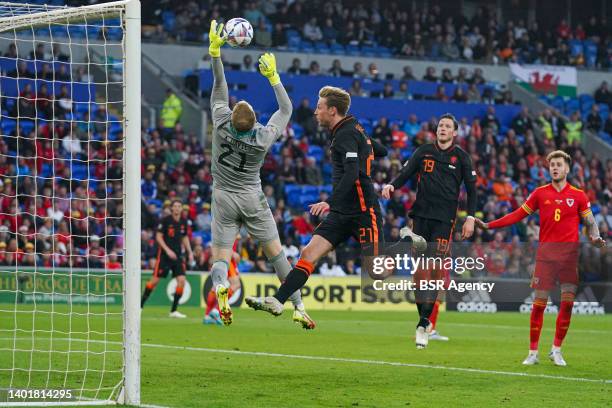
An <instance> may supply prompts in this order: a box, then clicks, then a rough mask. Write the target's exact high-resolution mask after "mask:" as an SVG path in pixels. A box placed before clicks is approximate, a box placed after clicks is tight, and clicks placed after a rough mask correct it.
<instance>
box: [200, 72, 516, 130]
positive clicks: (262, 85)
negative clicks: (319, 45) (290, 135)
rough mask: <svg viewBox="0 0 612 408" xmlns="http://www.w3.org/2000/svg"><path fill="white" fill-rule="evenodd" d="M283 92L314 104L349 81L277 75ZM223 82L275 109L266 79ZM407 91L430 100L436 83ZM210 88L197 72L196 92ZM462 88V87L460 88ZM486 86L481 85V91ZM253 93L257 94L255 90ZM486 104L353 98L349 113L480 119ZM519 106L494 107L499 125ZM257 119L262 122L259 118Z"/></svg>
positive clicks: (367, 85)
mask: <svg viewBox="0 0 612 408" xmlns="http://www.w3.org/2000/svg"><path fill="white" fill-rule="evenodd" d="M281 78H282V80H283V84H284V85H285V87H286V88H287V92H288V93H289V95H290V96H291V98H292V99H293V101H294V103H298V101H300V100H301V99H302V98H308V99H310V101H311V102H313V101H316V98H317V92H318V90H319V89H320V88H321V87H323V86H325V85H334V86H339V87H342V88H345V89H349V88H350V87H351V84H352V82H353V80H354V79H353V78H349V77H331V76H323V75H321V76H303V75H290V74H283V75H281ZM226 79H227V82H228V86H229V88H230V94H231V95H233V96H235V97H236V98H238V99H245V100H248V101H249V102H250V103H251V104H252V105H253V106H254V107H255V109H256V110H258V111H260V112H266V113H270V112H274V111H275V110H276V109H277V106H276V100H275V98H274V94H273V92H272V90H271V89H270V88H269V86H267V82H266V79H265V78H263V77H262V76H261V75H259V74H258V73H255V72H241V71H228V72H226ZM387 82H388V83H391V84H392V85H393V86H394V87H395V88H396V89H397V88H398V87H399V81H398V80H391V81H372V80H368V79H364V80H362V83H363V88H364V89H365V90H368V91H382V89H383V86H384V84H385V83H387ZM408 84H409V85H408V88H409V90H410V92H412V93H413V94H419V95H422V96H426V97H431V96H432V95H433V94H434V93H435V92H436V88H437V87H438V86H439V84H437V83H434V82H426V81H409V82H408ZM443 86H444V87H445V89H446V93H447V95H452V93H453V92H454V91H455V89H456V87H457V86H459V85H455V84H443ZM211 87H212V73H211V72H210V70H202V71H201V72H200V89H201V90H207V91H208V90H209V89H211ZM464 87H465V86H464ZM485 87H486V86H484V85H481V86H480V87H479V89H480V90H481V92H482V90H483V89H484V88H485ZM255 90H257V91H255ZM488 106H489V105H486V104H467V103H444V102H438V101H433V100H395V99H378V98H362V97H354V98H353V99H352V104H351V111H352V112H353V114H354V115H356V116H357V117H359V118H367V119H378V118H380V117H387V118H389V119H391V120H398V121H399V120H405V119H406V118H407V117H408V115H409V114H411V113H414V114H416V115H417V117H419V118H422V119H426V118H429V117H431V116H438V115H441V114H443V113H445V112H451V113H453V114H455V115H456V116H457V117H464V116H465V117H468V118H473V117H482V116H484V114H485V112H486V110H487V108H488ZM519 110H520V107H518V106H516V105H499V106H496V115H497V116H498V118H499V120H500V121H501V123H502V124H503V125H505V126H509V124H510V122H511V121H512V118H513V117H514V116H516V115H517V114H518V112H519ZM260 120H263V119H262V117H260Z"/></svg>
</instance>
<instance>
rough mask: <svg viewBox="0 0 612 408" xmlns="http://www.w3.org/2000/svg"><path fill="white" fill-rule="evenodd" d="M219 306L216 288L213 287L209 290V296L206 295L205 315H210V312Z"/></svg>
mask: <svg viewBox="0 0 612 408" xmlns="http://www.w3.org/2000/svg"><path fill="white" fill-rule="evenodd" d="M216 306H217V295H215V290H214V289H211V290H210V291H209V292H208V296H207V297H206V313H205V315H206V316H208V314H209V313H210V312H211V311H212V310H213V309H214V308H215V307H216Z"/></svg>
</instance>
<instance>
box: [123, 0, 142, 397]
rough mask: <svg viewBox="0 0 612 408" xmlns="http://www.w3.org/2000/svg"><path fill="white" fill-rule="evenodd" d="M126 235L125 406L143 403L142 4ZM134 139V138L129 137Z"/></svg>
mask: <svg viewBox="0 0 612 408" xmlns="http://www.w3.org/2000/svg"><path fill="white" fill-rule="evenodd" d="M125 17H126V18H125V22H126V23H125V27H126V28H125V38H126V41H125V54H124V55H125V58H124V61H125V74H124V88H123V89H124V101H125V122H124V126H125V130H126V135H127V137H126V142H125V144H126V148H125V156H124V159H127V160H125V161H124V163H125V165H124V174H125V185H126V188H125V190H124V191H125V202H126V206H125V218H124V220H125V221H124V222H125V235H126V246H125V248H126V257H125V265H124V271H125V272H124V273H125V275H124V276H125V277H124V297H123V298H124V314H125V317H124V319H123V325H124V337H123V340H124V357H123V361H124V365H123V366H124V375H123V376H124V388H123V389H124V393H123V395H122V401H120V402H122V403H125V404H129V405H139V404H140V244H141V242H140V200H141V198H140V119H141V116H140V99H141V94H140V58H141V57H140V56H141V51H140V1H139V0H130V1H129V2H128V3H127V5H126V16H125ZM130 136H131V137H130Z"/></svg>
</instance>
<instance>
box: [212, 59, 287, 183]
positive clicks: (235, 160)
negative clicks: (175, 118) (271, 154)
mask: <svg viewBox="0 0 612 408" xmlns="http://www.w3.org/2000/svg"><path fill="white" fill-rule="evenodd" d="M212 68H213V75H214V83H213V89H212V93H211V98H210V99H211V100H210V102H211V103H210V105H211V112H212V120H213V140H212V156H213V157H212V168H211V171H212V176H213V188H216V189H220V190H225V191H232V192H237V193H241V192H252V191H259V190H261V180H260V178H259V170H260V169H261V166H262V165H263V162H264V159H265V157H266V153H267V152H268V149H269V148H270V146H272V144H273V143H274V142H276V139H278V137H279V136H280V135H281V134H282V132H283V130H284V129H285V127H286V126H287V123H289V119H290V118H291V112H292V106H291V99H289V95H287V91H286V90H285V87H283V84H281V83H279V84H277V85H274V86H273V87H272V89H273V90H274V95H275V96H276V100H277V102H278V106H279V109H278V110H277V111H276V112H274V114H273V115H272V116H271V117H270V120H269V121H268V124H267V125H265V126H264V125H262V124H261V123H256V124H255V126H254V127H253V129H252V130H250V131H249V132H247V134H239V133H238V132H237V131H236V130H235V129H234V128H233V126H232V121H231V116H232V111H231V110H230V108H229V104H228V100H229V98H228V91H227V83H226V81H225V75H224V73H223V64H222V62H221V59H220V58H213V59H212Z"/></svg>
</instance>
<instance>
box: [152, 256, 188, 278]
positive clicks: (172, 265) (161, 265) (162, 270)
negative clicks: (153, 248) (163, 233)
mask: <svg viewBox="0 0 612 408" xmlns="http://www.w3.org/2000/svg"><path fill="white" fill-rule="evenodd" d="M186 266H187V265H186V264H185V260H184V259H183V257H182V256H180V255H179V256H178V259H176V260H173V259H170V258H169V257H168V255H166V253H165V252H163V251H162V252H161V254H160V255H159V256H158V257H157V264H156V265H155V270H154V271H153V275H154V276H157V277H158V278H165V277H167V276H168V272H170V271H172V277H173V278H175V277H177V276H180V275H185V271H186V269H187V268H186Z"/></svg>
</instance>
